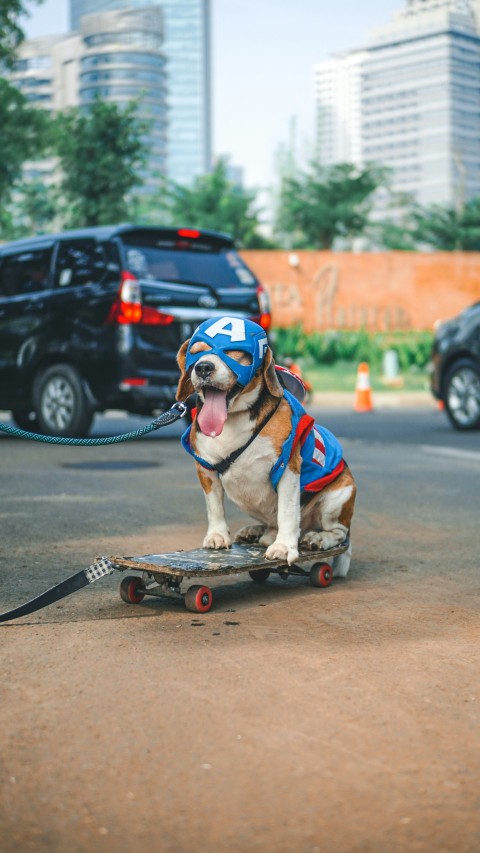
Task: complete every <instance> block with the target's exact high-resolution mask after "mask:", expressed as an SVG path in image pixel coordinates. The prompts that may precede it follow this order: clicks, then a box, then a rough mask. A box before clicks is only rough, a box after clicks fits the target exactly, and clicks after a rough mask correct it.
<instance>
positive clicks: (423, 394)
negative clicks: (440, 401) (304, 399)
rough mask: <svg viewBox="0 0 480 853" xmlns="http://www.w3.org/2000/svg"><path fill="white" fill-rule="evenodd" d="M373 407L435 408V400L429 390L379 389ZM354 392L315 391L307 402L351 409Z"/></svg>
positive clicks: (374, 393)
mask: <svg viewBox="0 0 480 853" xmlns="http://www.w3.org/2000/svg"><path fill="white" fill-rule="evenodd" d="M372 397H373V408H374V409H400V408H410V409H417V408H419V409H420V408H421V409H436V408H437V402H436V400H435V399H434V398H433V396H432V395H431V394H430V392H429V391H401V392H397V391H379V392H373V394H372ZM354 400H355V392H353V391H352V392H350V391H316V392H315V393H314V394H312V395H311V397H310V400H309V402H310V403H311V404H312V405H314V406H322V407H328V406H331V407H333V408H342V409H352V410H353V404H354Z"/></svg>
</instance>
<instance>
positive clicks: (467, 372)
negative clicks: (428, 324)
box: [431, 302, 480, 430]
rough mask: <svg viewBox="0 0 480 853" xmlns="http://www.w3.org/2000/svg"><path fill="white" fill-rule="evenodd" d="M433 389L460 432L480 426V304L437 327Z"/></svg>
mask: <svg viewBox="0 0 480 853" xmlns="http://www.w3.org/2000/svg"><path fill="white" fill-rule="evenodd" d="M431 387H432V392H433V394H434V395H435V397H437V399H438V400H442V401H443V402H444V404H445V410H446V412H447V414H448V417H449V418H450V420H451V422H452V424H453V426H454V427H456V429H463V430H465V429H477V428H478V427H480V302H477V303H476V304H475V305H472V306H471V307H470V308H467V309H466V310H465V311H462V313H461V314H459V315H458V317H454V318H453V320H449V321H448V322H446V323H441V324H440V325H439V326H437V328H436V331H435V339H434V343H433V352H432V380H431Z"/></svg>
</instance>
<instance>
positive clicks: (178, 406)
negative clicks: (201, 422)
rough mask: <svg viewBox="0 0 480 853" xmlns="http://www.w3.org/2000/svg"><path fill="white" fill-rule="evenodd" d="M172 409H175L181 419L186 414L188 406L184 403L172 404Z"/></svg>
mask: <svg viewBox="0 0 480 853" xmlns="http://www.w3.org/2000/svg"><path fill="white" fill-rule="evenodd" d="M172 409H176V411H177V412H179V414H180V417H181V418H183V417H185V415H186V414H187V412H188V406H186V405H185V403H174V404H173V406H172Z"/></svg>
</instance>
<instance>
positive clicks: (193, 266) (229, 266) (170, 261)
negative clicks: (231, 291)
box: [122, 237, 257, 288]
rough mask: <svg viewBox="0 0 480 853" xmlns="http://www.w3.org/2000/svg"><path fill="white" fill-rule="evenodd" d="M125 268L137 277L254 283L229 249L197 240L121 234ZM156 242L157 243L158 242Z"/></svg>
mask: <svg viewBox="0 0 480 853" xmlns="http://www.w3.org/2000/svg"><path fill="white" fill-rule="evenodd" d="M122 241H123V243H124V248H125V261H126V266H127V269H128V270H129V272H131V273H133V275H136V276H138V278H143V279H152V280H155V279H156V280H160V281H172V282H184V283H188V284H207V285H211V286H213V287H216V288H223V287H225V288H230V287H238V286H244V287H254V286H255V285H256V284H257V281H256V279H255V276H254V275H253V273H251V272H250V270H249V269H248V267H246V266H245V264H244V263H243V261H242V260H241V258H240V257H239V256H238V255H237V253H236V252H235V251H234V250H233V249H215V248H214V247H212V246H210V245H208V244H205V243H200V242H199V241H195V242H193V241H178V242H177V244H176V245H175V246H174V245H172V243H171V241H167V240H165V241H164V243H165V244H166V245H161V243H162V240H158V241H155V242H156V244H155V245H152V244H147V243H146V242H145V243H143V241H139V240H135V241H134V242H129V241H128V240H127V239H125V237H123V238H122ZM159 244H160V245H159Z"/></svg>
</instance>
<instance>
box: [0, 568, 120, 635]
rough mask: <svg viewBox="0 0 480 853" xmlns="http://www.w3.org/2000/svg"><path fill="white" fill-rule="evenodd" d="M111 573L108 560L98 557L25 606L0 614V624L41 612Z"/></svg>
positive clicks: (111, 569)
mask: <svg viewBox="0 0 480 853" xmlns="http://www.w3.org/2000/svg"><path fill="white" fill-rule="evenodd" d="M112 572H113V566H112V564H111V563H110V562H109V560H107V559H106V558H105V557H100V558H99V559H98V560H96V561H95V562H94V563H93V565H91V566H89V567H88V569H82V571H81V572H77V573H76V574H75V575H71V577H69V578H67V579H66V580H64V581H61V582H60V583H57V585H56V586H52V587H51V588H50V589H47V591H46V592H42V594H41V595H37V596H36V598H32V599H31V600H30V601H27V602H26V603H25V604H21V605H20V606H19V607H14V608H13V610H8V611H7V612H6V613H2V614H0V622H9V621H10V620H11V619H19V618H20V616H29V615H30V613H35V612H36V611H37V610H41V609H42V608H43V607H47V605H49V604H54V603H55V602H56V601H60V600H61V599H62V598H66V597H67V595H71V594H72V592H77V591H78V590H79V589H82V588H83V587H84V586H88V584H90V583H95V581H98V580H99V579H100V578H103V577H105V575H111V574H112Z"/></svg>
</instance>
